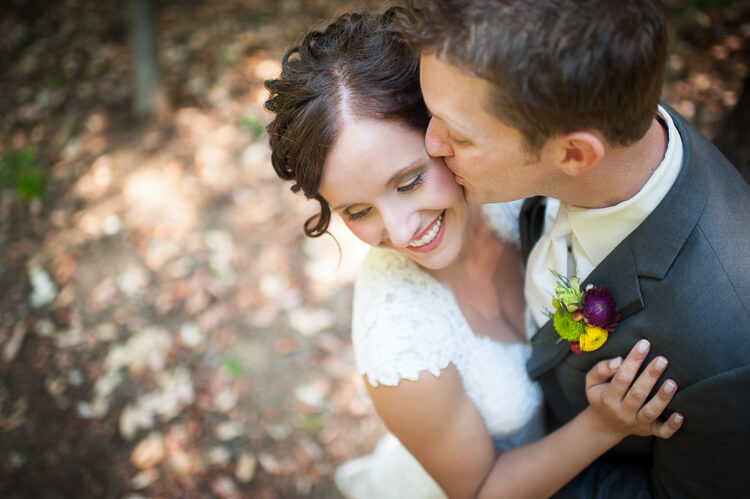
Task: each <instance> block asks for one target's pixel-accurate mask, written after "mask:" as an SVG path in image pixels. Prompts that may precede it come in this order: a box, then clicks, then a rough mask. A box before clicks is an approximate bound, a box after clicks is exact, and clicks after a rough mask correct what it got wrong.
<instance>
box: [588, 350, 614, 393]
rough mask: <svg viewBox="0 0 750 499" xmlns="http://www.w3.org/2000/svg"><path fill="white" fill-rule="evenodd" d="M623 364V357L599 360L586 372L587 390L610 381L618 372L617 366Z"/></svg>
mask: <svg viewBox="0 0 750 499" xmlns="http://www.w3.org/2000/svg"><path fill="white" fill-rule="evenodd" d="M620 364H622V357H615V358H613V359H605V360H601V361H599V362H598V363H597V364H596V365H595V366H594V367H592V368H591V369H590V370H589V372H588V373H586V390H590V389H592V388H594V387H595V386H597V385H601V384H604V383H606V382H607V381H609V380H610V379H611V378H612V376H614V375H615V373H616V372H617V368H618V367H620Z"/></svg>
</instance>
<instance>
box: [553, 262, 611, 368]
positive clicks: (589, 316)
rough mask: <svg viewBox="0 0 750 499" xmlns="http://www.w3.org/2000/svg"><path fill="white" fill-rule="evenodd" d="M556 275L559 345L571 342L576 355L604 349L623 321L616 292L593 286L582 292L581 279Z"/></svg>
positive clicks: (556, 325) (554, 318) (556, 312)
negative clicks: (616, 299) (616, 327)
mask: <svg viewBox="0 0 750 499" xmlns="http://www.w3.org/2000/svg"><path fill="white" fill-rule="evenodd" d="M552 273H553V274H554V275H555V277H557V288H555V297H554V298H553V299H552V306H553V307H555V314H554V315H553V316H552V324H553V326H554V327H555V331H557V334H559V335H560V339H559V340H558V343H559V342H560V341H564V340H567V341H569V342H570V349H571V350H572V351H573V353H576V354H578V353H581V352H582V351H583V352H593V351H594V350H597V349H598V348H601V346H602V345H604V343H605V342H606V341H607V338H608V337H609V333H611V332H612V331H614V330H615V326H617V322H618V321H619V320H620V314H619V313H617V307H616V305H615V297H614V296H613V295H612V292H611V291H610V290H608V289H607V288H606V287H605V286H602V287H600V288H597V287H596V286H594V285H593V284H588V285H587V286H586V288H585V289H584V290H583V291H581V287H580V286H581V283H580V280H579V279H578V278H577V277H564V276H562V275H560V274H559V273H557V272H555V271H554V270H553V271H552Z"/></svg>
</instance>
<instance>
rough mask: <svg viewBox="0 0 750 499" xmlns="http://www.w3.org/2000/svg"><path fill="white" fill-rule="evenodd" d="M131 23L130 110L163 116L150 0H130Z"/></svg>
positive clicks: (163, 107) (137, 113) (164, 109)
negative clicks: (131, 92)
mask: <svg viewBox="0 0 750 499" xmlns="http://www.w3.org/2000/svg"><path fill="white" fill-rule="evenodd" d="M130 26H131V40H130V41H131V49H132V58H133V79H134V82H133V83H134V88H135V96H134V97H135V98H134V100H133V111H134V112H135V114H136V115H137V116H141V117H162V116H163V114H164V113H165V111H166V102H165V99H164V95H163V92H162V91H161V89H160V85H159V58H158V45H157V42H156V23H155V21H154V9H153V6H152V4H151V0H130Z"/></svg>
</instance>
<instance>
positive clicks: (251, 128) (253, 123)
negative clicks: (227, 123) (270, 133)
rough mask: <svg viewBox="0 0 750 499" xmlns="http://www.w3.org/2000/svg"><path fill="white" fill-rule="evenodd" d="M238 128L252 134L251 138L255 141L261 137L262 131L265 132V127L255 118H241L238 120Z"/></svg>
mask: <svg viewBox="0 0 750 499" xmlns="http://www.w3.org/2000/svg"><path fill="white" fill-rule="evenodd" d="M240 126H242V127H243V128H245V129H246V130H247V131H248V132H250V133H251V134H253V137H255V138H256V139H257V138H258V137H260V136H261V135H263V131H264V130H265V127H264V126H263V125H262V124H261V122H260V120H258V118H256V117H255V116H243V117H242V118H240Z"/></svg>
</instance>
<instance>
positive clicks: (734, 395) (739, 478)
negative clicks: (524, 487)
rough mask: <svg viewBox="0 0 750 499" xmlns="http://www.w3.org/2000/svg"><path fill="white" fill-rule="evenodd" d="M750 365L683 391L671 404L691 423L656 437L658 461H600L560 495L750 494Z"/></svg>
mask: <svg viewBox="0 0 750 499" xmlns="http://www.w3.org/2000/svg"><path fill="white" fill-rule="evenodd" d="M748 389H750V366H743V367H740V368H737V369H734V370H731V371H728V372H724V373H721V374H718V375H716V376H713V377H711V378H708V379H705V380H702V381H700V382H698V383H696V384H694V385H692V386H690V387H687V388H686V389H684V390H682V391H678V394H677V395H676V396H675V399H674V400H673V402H672V404H671V406H672V408H673V409H675V410H677V411H680V412H682V413H683V414H684V415H685V423H684V424H683V426H682V428H681V429H680V431H678V432H677V434H675V436H673V437H672V438H671V439H667V440H661V439H655V441H654V447H653V462H652V463H639V464H642V466H639V465H638V464H634V465H624V466H623V465H613V464H611V463H605V462H596V463H594V464H593V465H592V466H590V467H589V468H587V469H586V470H585V471H584V472H583V473H582V474H581V475H579V476H578V477H577V478H576V479H575V480H574V481H573V482H571V483H570V484H569V485H568V486H567V487H566V488H565V489H563V490H561V491H560V493H558V494H557V495H556V496H555V497H559V498H602V499H603V498H623V499H625V498H649V497H656V498H672V497H675V498H683V497H744V496H746V495H747V471H748V458H747V452H748V449H750V427H749V426H748V421H750V393H748Z"/></svg>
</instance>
